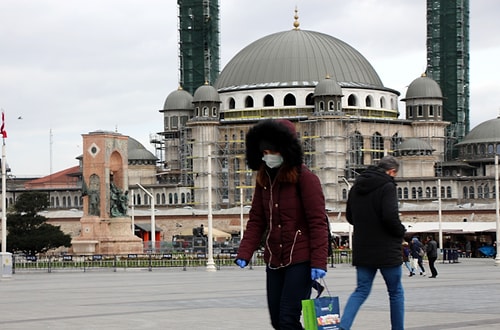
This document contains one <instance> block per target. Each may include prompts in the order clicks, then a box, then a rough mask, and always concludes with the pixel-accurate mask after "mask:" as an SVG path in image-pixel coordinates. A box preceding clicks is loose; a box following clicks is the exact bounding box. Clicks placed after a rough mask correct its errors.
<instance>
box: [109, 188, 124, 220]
mask: <svg viewBox="0 0 500 330" xmlns="http://www.w3.org/2000/svg"><path fill="white" fill-rule="evenodd" d="M109 195H110V202H111V203H110V204H111V209H110V214H111V217H122V216H126V215H127V210H128V191H125V192H123V191H122V190H121V189H120V188H118V187H117V186H116V185H115V184H114V183H113V182H111V183H110V194H109Z"/></svg>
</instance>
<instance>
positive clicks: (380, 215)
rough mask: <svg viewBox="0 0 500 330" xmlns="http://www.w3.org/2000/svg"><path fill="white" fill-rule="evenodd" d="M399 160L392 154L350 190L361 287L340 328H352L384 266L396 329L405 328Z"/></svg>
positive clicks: (350, 214) (349, 214)
mask: <svg viewBox="0 0 500 330" xmlns="http://www.w3.org/2000/svg"><path fill="white" fill-rule="evenodd" d="M398 169H399V163H398V162H397V160H396V159H395V158H394V157H392V156H385V157H383V158H382V159H381V160H380V161H379V163H378V165H377V166H370V167H369V168H368V169H366V170H365V171H364V172H363V173H362V174H361V175H359V176H358V177H357V178H356V181H355V183H354V185H353V187H352V189H351V191H350V192H349V198H348V200H347V209H346V218H347V221H348V222H349V223H350V224H352V225H353V226H354V235H353V245H352V248H353V251H352V253H353V255H352V263H353V265H354V266H356V275H357V287H356V290H355V291H354V292H353V293H352V294H351V296H350V297H349V300H348V301H347V304H346V306H345V309H344V313H343V314H342V317H341V323H340V328H341V329H344V330H348V329H350V328H351V326H352V323H353V322H354V318H355V317H356V314H357V312H358V310H359V308H360V307H361V305H362V304H363V303H364V301H365V300H366V298H368V295H369V294H370V290H371V288H372V284H373V279H374V278H375V274H376V273H377V270H380V273H381V274H382V276H383V278H384V281H385V284H386V286H387V291H388V292H389V297H390V308H391V325H392V330H399V329H404V291H403V286H402V284H401V274H402V270H401V264H402V263H403V258H402V255H401V243H402V241H403V238H404V234H405V231H406V230H405V228H404V226H403V225H402V224H401V221H400V219H399V208H398V198H397V193H396V184H395V182H394V177H395V176H396V175H397V172H398Z"/></svg>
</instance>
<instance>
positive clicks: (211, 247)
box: [207, 144, 216, 272]
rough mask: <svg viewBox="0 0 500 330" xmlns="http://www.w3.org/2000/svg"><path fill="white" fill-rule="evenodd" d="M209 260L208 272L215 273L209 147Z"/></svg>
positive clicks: (209, 148) (210, 153) (210, 151)
mask: <svg viewBox="0 0 500 330" xmlns="http://www.w3.org/2000/svg"><path fill="white" fill-rule="evenodd" d="M207 158H208V166H207V169H208V260H207V271H210V272H215V271H216V268H215V262H214V245H213V233H212V148H211V145H210V144H209V145H208V157H207Z"/></svg>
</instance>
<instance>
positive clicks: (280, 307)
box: [235, 120, 329, 330]
mask: <svg viewBox="0 0 500 330" xmlns="http://www.w3.org/2000/svg"><path fill="white" fill-rule="evenodd" d="M246 158H247V164H248V167H249V168H251V169H252V170H254V171H257V173H256V184H255V191H254V196H253V200H252V207H251V209H250V213H249V219H248V222H247V226H246V231H245V234H244V236H243V239H242V241H241V244H240V247H239V249H238V254H237V256H236V260H235V262H236V263H237V264H238V265H239V266H240V267H242V268H243V267H245V266H246V265H247V264H248V263H249V262H250V260H251V259H252V256H253V253H254V252H255V250H257V249H258V248H259V246H260V245H261V242H263V245H264V261H265V262H266V291H267V304H268V309H269V314H270V317H271V324H272V326H273V328H274V329H301V330H302V329H303V327H302V325H301V323H300V317H301V312H302V300H305V299H310V296H311V289H312V286H313V281H315V280H317V279H320V278H322V277H324V276H325V275H326V270H327V258H328V230H329V229H328V223H327V221H326V213H325V198H324V195H323V191H322V188H321V184H320V181H319V178H318V177H317V176H316V175H315V174H313V173H312V172H311V171H310V170H309V169H308V168H307V167H306V166H305V165H304V164H303V151H302V147H301V143H300V141H299V139H298V137H297V133H296V131H295V126H294V125H293V123H292V122H290V121H287V120H264V121H262V122H260V123H258V124H257V125H255V126H253V127H252V128H251V129H250V130H249V131H248V133H247V135H246ZM315 288H317V289H319V290H321V287H318V286H316V285H315Z"/></svg>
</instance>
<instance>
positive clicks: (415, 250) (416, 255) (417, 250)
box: [410, 237, 425, 276]
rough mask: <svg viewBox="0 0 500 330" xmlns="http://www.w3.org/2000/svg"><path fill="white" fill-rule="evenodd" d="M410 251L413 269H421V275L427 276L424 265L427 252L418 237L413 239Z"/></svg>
mask: <svg viewBox="0 0 500 330" xmlns="http://www.w3.org/2000/svg"><path fill="white" fill-rule="evenodd" d="M410 250H411V256H412V258H413V262H414V263H413V268H415V270H417V269H419V268H420V275H423V276H425V268H424V263H423V260H424V253H425V251H424V246H423V245H422V243H421V242H420V240H419V239H418V237H413V238H412V239H411V247H410Z"/></svg>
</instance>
